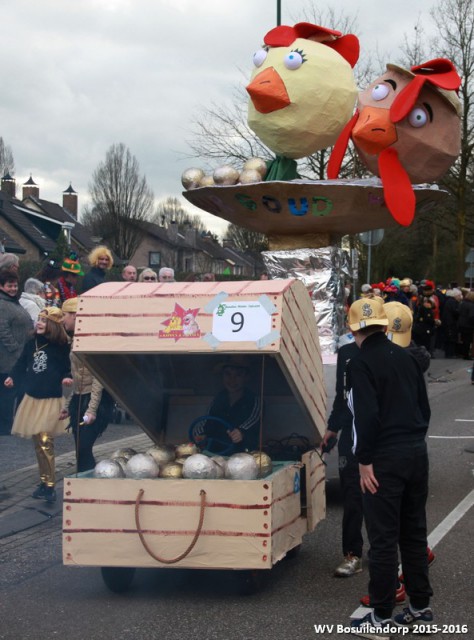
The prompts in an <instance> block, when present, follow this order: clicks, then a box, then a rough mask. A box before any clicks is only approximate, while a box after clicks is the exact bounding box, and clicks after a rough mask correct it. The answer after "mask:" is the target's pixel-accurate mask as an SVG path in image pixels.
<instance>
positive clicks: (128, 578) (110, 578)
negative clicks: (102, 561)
mask: <svg viewBox="0 0 474 640" xmlns="http://www.w3.org/2000/svg"><path fill="white" fill-rule="evenodd" d="M100 571H101V573H102V580H103V581H104V582H105V585H106V586H107V587H108V588H109V589H110V591H113V592H114V593H124V591H127V589H128V588H129V587H130V585H131V584H132V580H133V577H134V575H135V569H133V568H131V567H101V569H100Z"/></svg>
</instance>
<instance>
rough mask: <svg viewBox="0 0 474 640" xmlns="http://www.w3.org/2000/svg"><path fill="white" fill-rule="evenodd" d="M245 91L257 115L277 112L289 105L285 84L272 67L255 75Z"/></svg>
mask: <svg viewBox="0 0 474 640" xmlns="http://www.w3.org/2000/svg"><path fill="white" fill-rule="evenodd" d="M246 89H247V92H248V94H249V95H250V98H251V100H252V102H253V106H254V107H255V109H256V110H257V111H258V112H259V113H271V112H272V111H278V110H279V109H284V108H285V107H287V106H288V105H289V104H290V103H291V100H290V97H289V96H288V93H287V91H286V87H285V83H284V82H283V80H282V79H281V76H280V75H279V73H278V72H277V71H275V69H274V68H273V67H268V69H265V70H264V71H262V72H261V73H259V74H258V75H256V76H255V78H254V79H253V80H252V82H251V83H250V84H249V85H248V86H247V87H246Z"/></svg>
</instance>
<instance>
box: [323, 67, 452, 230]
mask: <svg viewBox="0 0 474 640" xmlns="http://www.w3.org/2000/svg"><path fill="white" fill-rule="evenodd" d="M460 84H461V79H460V77H459V75H458V74H457V72H456V70H455V68H454V66H453V64H452V63H451V62H450V61H449V60H446V59H444V58H439V59H437V60H430V61H429V62H426V63H424V64H422V65H418V66H414V67H412V68H411V70H408V69H404V68H402V67H399V66H396V65H393V64H388V65H387V71H386V72H385V73H384V74H383V75H382V76H381V77H380V78H377V80H375V81H374V82H373V83H372V84H371V85H370V86H369V87H368V88H367V89H365V91H363V92H362V93H361V94H360V95H359V101H358V110H357V113H356V115H355V116H354V117H353V118H352V120H351V121H350V122H349V123H348V125H347V126H346V128H345V130H344V132H343V134H342V135H341V137H340V139H339V140H338V142H337V143H336V146H335V148H334V151H333V153H332V155H331V159H330V161H329V166H328V177H330V178H336V177H337V174H338V172H339V168H340V164H341V162H342V158H343V155H344V151H345V149H346V147H347V143H348V140H349V138H350V137H351V138H352V140H353V142H354V145H355V147H356V149H357V152H358V154H359V156H360V158H361V159H362V161H363V162H364V164H365V165H366V166H367V167H368V169H369V170H370V171H372V173H374V174H376V175H378V176H380V178H381V180H382V184H383V188H384V199H385V203H386V205H387V207H388V209H389V210H390V212H391V213H392V215H393V217H394V218H395V219H396V220H397V222H399V223H400V224H403V225H408V224H410V223H411V221H412V220H413V217H414V213H415V195H414V192H413V188H412V187H411V185H412V184H416V183H420V182H432V181H433V180H438V179H439V178H441V177H442V176H443V175H444V174H445V173H446V171H448V169H449V168H450V167H451V166H452V164H453V163H454V162H455V160H456V158H457V157H458V155H459V151H460V144H461V120H460V115H461V105H460V102H459V99H458V97H457V94H456V91H457V89H459V86H460Z"/></svg>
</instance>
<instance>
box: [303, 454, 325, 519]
mask: <svg viewBox="0 0 474 640" xmlns="http://www.w3.org/2000/svg"><path fill="white" fill-rule="evenodd" d="M302 462H303V464H304V465H305V473H306V516H307V519H306V522H307V527H308V531H313V530H314V529H315V528H316V526H317V524H318V522H320V521H321V520H324V518H325V517H326V484H325V479H326V471H325V466H324V463H323V461H322V460H321V458H320V457H319V455H318V454H317V453H316V451H307V452H306V453H304V454H303V456H302Z"/></svg>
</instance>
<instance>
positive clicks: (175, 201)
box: [150, 197, 206, 231]
mask: <svg viewBox="0 0 474 640" xmlns="http://www.w3.org/2000/svg"><path fill="white" fill-rule="evenodd" d="M150 222H153V223H155V224H158V225H161V226H168V225H169V224H170V222H176V224H177V225H178V227H179V228H180V229H183V228H184V226H185V225H190V226H191V227H193V228H194V229H197V230H198V231H206V227H205V225H204V224H203V222H202V220H201V219H200V217H199V216H198V215H193V214H191V213H189V211H187V210H186V209H185V207H184V206H183V205H182V204H181V201H180V200H179V198H173V197H169V198H166V199H165V200H161V201H160V202H159V203H158V205H157V207H156V209H155V212H154V214H153V215H152V217H151V218H150Z"/></svg>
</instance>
